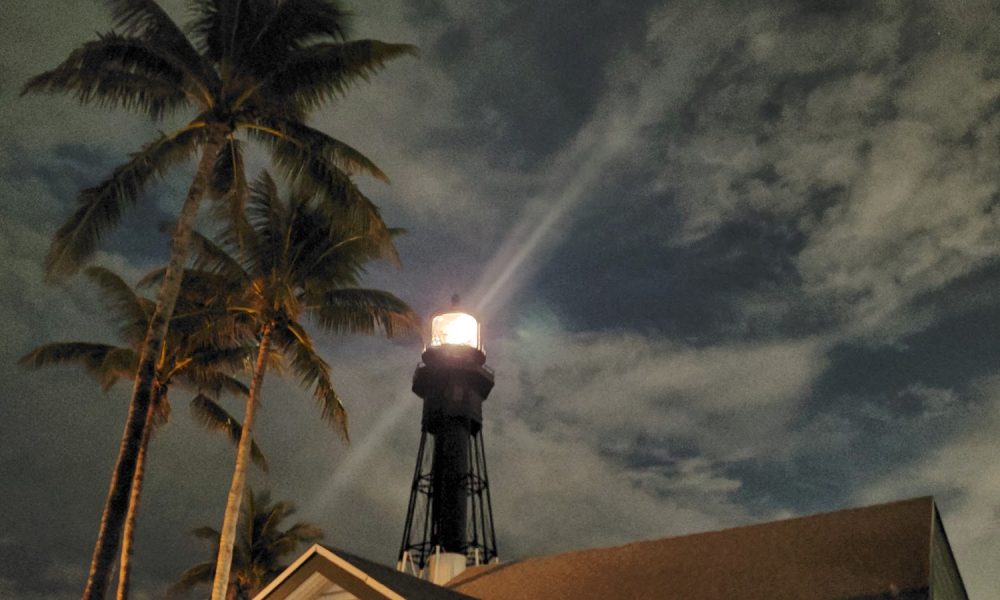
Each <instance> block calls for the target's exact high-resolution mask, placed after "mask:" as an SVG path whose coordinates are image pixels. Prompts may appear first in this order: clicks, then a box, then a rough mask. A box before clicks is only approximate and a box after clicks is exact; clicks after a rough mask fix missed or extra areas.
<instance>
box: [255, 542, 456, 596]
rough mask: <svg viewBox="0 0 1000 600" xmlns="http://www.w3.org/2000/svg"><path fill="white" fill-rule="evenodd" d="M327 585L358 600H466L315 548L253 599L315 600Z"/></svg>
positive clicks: (357, 559) (389, 570) (352, 557)
mask: <svg viewBox="0 0 1000 600" xmlns="http://www.w3.org/2000/svg"><path fill="white" fill-rule="evenodd" d="M330 582H332V583H334V584H336V585H338V586H340V587H342V588H344V589H345V590H347V591H348V592H350V593H352V594H354V595H355V596H357V597H358V598H361V599H362V600H369V599H371V600H403V599H406V600H469V596H467V595H465V594H463V593H459V592H457V591H454V590H449V589H446V588H443V587H441V586H437V585H434V584H433V583H430V582H428V581H424V580H423V579H419V578H417V577H414V576H412V575H407V574H406V573H400V572H399V571H396V570H395V569H392V568H390V567H387V566H385V565H380V564H378V563H376V562H372V561H370V560H367V559H364V558H361V557H360V556H355V555H353V554H349V553H347V552H344V551H342V550H337V549H336V548H331V547H329V546H321V545H319V544H314V545H313V546H312V547H310V548H309V549H308V550H306V552H305V553H304V554H303V555H302V556H300V557H299V558H298V560H296V561H295V562H294V563H292V564H291V565H289V566H288V568H287V569H285V570H284V571H283V572H282V573H281V575H279V576H278V577H277V578H276V579H275V580H274V581H272V582H271V584H270V585H268V586H267V587H266V588H264V589H263V590H262V591H261V592H260V593H259V594H257V596H255V597H254V598H255V600H265V599H266V600H281V599H284V598H289V597H291V598H301V597H315V595H314V594H313V593H312V592H315V593H319V592H322V591H323V590H324V589H325V588H327V587H329V584H330Z"/></svg>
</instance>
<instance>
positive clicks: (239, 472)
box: [212, 323, 272, 600]
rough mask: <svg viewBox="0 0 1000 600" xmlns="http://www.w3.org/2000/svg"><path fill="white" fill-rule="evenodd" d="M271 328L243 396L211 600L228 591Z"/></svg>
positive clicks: (223, 596)
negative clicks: (243, 406)
mask: <svg viewBox="0 0 1000 600" xmlns="http://www.w3.org/2000/svg"><path fill="white" fill-rule="evenodd" d="M271 327H272V325H271V324H270V323H268V324H267V325H264V327H263V329H261V333H260V346H259V347H258V349H257V362H256V363H255V364H254V368H253V380H252V381H251V382H250V393H249V394H248V395H247V400H246V411H245V414H244V416H243V431H242V432H241V433H240V443H239V445H238V446H237V449H236V466H235V467H234V468H233V481H232V483H231V484H230V485H229V498H228V499H227V500H226V514H225V516H224V517H223V520H222V531H221V532H220V533H219V556H218V558H217V559H216V561H215V580H214V581H213V582H212V600H226V597H227V596H226V590H227V588H228V587H229V571H230V568H231V567H232V564H233V544H234V543H235V542H236V525H237V523H238V522H239V519H240V507H241V505H242V504H243V488H244V486H245V484H246V474H247V464H248V463H249V462H250V442H251V440H252V439H253V433H252V432H253V425H254V415H255V413H256V407H257V401H258V397H259V396H260V385H261V382H262V381H263V380H264V370H265V369H266V368H267V351H268V346H269V344H270V343H271Z"/></svg>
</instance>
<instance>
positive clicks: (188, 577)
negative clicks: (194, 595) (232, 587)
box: [167, 542, 218, 598]
mask: <svg viewBox="0 0 1000 600" xmlns="http://www.w3.org/2000/svg"><path fill="white" fill-rule="evenodd" d="M216 544H218V542H216ZM213 577H215V561H214V560H213V561H205V562H201V563H198V564H196V565H195V566H193V567H191V568H190V569H187V570H186V571H184V572H183V573H181V575H180V577H179V578H178V580H177V582H176V583H174V584H173V585H171V586H170V588H168V589H167V597H168V598H176V597H178V596H183V595H185V594H187V593H188V592H189V591H191V590H192V589H193V588H194V587H196V586H198V585H202V584H206V583H212V578H213Z"/></svg>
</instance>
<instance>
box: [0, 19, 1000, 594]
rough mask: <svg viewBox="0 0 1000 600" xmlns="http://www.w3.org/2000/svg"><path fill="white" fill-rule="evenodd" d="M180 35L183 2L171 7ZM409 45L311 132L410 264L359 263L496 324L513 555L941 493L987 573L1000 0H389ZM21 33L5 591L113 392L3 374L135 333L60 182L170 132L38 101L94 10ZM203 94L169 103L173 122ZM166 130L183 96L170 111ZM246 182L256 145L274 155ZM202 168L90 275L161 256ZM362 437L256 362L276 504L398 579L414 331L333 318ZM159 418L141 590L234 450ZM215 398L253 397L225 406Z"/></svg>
mask: <svg viewBox="0 0 1000 600" xmlns="http://www.w3.org/2000/svg"><path fill="white" fill-rule="evenodd" d="M164 5H165V6H166V7H167V8H168V10H169V11H170V12H171V14H172V15H174V16H175V17H176V18H177V19H178V20H180V21H184V19H185V10H184V6H183V2H182V1H181V0H172V1H170V2H164ZM351 6H352V7H353V10H354V12H355V14H356V19H355V21H354V33H355V36H357V37H374V38H379V39H383V40H386V41H396V42H409V43H413V44H416V45H418V46H419V47H420V48H421V57H420V58H419V59H416V58H409V57H407V58H402V59H399V60H396V61H394V62H392V63H390V64H389V66H388V68H387V69H386V70H385V71H384V72H383V73H381V74H379V75H378V76H376V77H375V78H373V79H372V82H371V83H370V84H366V85H361V86H359V87H357V88H355V89H353V90H351V91H350V93H349V94H348V96H347V97H345V98H344V99H343V100H340V101H338V102H336V103H334V104H332V105H330V106H329V107H328V108H327V109H325V110H324V111H322V112H320V113H318V114H317V115H316V117H315V119H314V123H313V124H314V125H316V126H317V127H319V128H321V129H323V130H324V131H327V132H329V133H331V134H332V135H334V136H335V137H338V138H340V139H342V140H344V141H346V142H348V143H350V144H352V145H353V146H355V147H356V148H358V149H360V150H361V151H363V152H364V153H365V154H367V155H368V156H369V157H371V158H372V159H373V160H374V161H375V162H376V163H377V164H378V165H379V166H380V167H381V168H382V169H383V170H384V171H385V172H386V173H387V174H388V175H389V176H390V178H391V179H392V183H391V185H384V184H381V183H379V182H377V181H370V180H368V181H362V187H363V189H364V190H365V191H366V192H367V193H368V194H369V196H370V197H371V198H372V199H373V200H374V201H375V202H376V203H377V204H378V205H379V206H380V207H381V208H382V210H383V214H384V215H385V218H386V221H387V223H388V224H389V225H391V226H398V227H404V228H406V229H407V230H408V231H409V233H408V234H407V235H406V236H405V237H403V238H401V239H400V240H399V244H398V246H399V249H400V253H401V255H402V258H403V263H404V264H403V268H402V269H401V270H396V269H394V268H393V267H391V266H389V265H374V266H373V267H372V268H371V269H370V271H369V276H368V277H367V279H366V282H367V284H368V285H371V286H373V287H381V288H383V289H387V290H390V291H393V292H395V293H397V294H398V295H399V296H401V297H403V298H404V299H406V300H407V301H408V302H410V303H411V305H412V306H413V307H414V308H415V309H416V310H417V311H418V312H420V313H421V314H423V315H427V314H429V313H430V312H432V311H434V310H436V309H440V308H443V307H446V306H447V305H448V303H449V298H450V297H451V295H452V294H453V293H459V294H461V296H462V298H463V301H464V302H465V304H466V305H468V306H471V307H474V308H475V309H476V310H477V311H478V313H479V315H480V317H481V319H482V321H483V323H484V330H485V344H486V353H487V357H488V363H489V364H490V365H491V366H492V367H493V368H494V369H495V370H496V374H497V375H496V380H497V384H496V388H495V390H494V392H493V394H492V395H491V397H490V398H489V400H488V401H487V402H486V404H485V405H484V412H485V419H486V423H485V429H484V432H485V433H484V435H485V441H486V447H487V455H488V457H489V472H490V480H491V484H492V486H493V488H492V489H493V493H492V496H493V501H494V509H495V519H496V525H497V537H498V541H499V547H500V555H501V558H502V559H507V560H510V559H515V558H520V557H525V556H531V555H539V554H546V553H552V552H558V551H565V550H571V549H577V548H585V547H597V546H607V545H613V544H620V543H625V542H628V541H632V540H638V539H649V538H656V537H662V536H668V535H677V534H682V533H688V532H694V531H704V530H711V529H718V528H722V527H728V526H734V525H741V524H747V523H754V522H760V521H766V520H771V519H777V518H782V517H788V516H794V515H801V514H808V513H812V512H819V511H826V510H835V509H840V508H846V507H850V506H858V505H864V504H871V503H877V502H884V501H891V500H895V499H901V498H908V497H914V496H923V495H934V496H935V497H936V499H937V502H938V504H939V507H940V509H941V513H942V517H943V519H944V524H945V527H946V529H947V531H948V534H949V536H950V539H951V542H952V546H953V548H954V551H955V554H956V557H957V559H958V563H959V566H960V569H961V571H962V574H963V576H964V578H965V581H966V584H967V586H968V588H969V592H970V594H971V595H972V597H973V598H974V599H977V600H978V599H980V598H982V599H986V598H991V597H995V592H996V590H997V589H1000V530H998V527H997V525H998V521H1000V460H998V456H1000V372H998V368H997V364H998V358H1000V355H998V342H997V337H998V333H1000V307H998V305H997V302H996V300H997V299H998V298H1000V209H998V204H1000V3H996V2H978V1H973V0H969V1H960V0H942V1H940V2H904V1H899V2H876V1H874V0H872V1H860V0H859V1H851V0H844V1H840V2H823V1H818V0H812V1H806V0H800V1H789V2H724V1H718V2H713V1H706V0H697V1H691V2H667V1H663V0H659V1H657V0H649V1H645V0H643V1H630V2H613V1H594V2H579V1H577V2H569V1H567V0H548V1H546V2H529V1H525V0H508V1H503V2H467V1H462V0H414V1H409V2H407V1H405V0H390V1H386V2H379V3H362V2H358V1H355V2H353V4H351ZM3 12H4V16H3V18H2V19H0V182H2V183H0V253H2V254H0V256H2V260H0V324H2V325H0V326H2V328H3V330H2V342H0V378H2V381H3V382H4V384H3V391H2V393H0V394H2V395H0V398H2V401H0V481H3V482H4V484H3V492H2V494H0V513H2V514H3V526H2V527H0V597H17V598H24V599H29V600H33V599H42V598H65V597H72V596H74V595H77V594H79V592H80V591H81V590H82V586H83V582H84V579H85V575H86V570H87V566H88V562H89V558H90V553H91V550H92V547H93V542H94V536H95V534H96V532H97V525H98V520H99V517H100V511H101V507H102V505H103V502H104V498H105V495H106V492H107V483H108V478H109V476H110V470H111V465H112V463H113V461H114V458H115V455H116V452H117V448H118V444H119V440H120V434H121V428H122V425H123V422H124V415H125V409H126V403H127V399H128V393H129V390H128V389H127V386H124V385H123V386H121V387H120V388H115V389H114V390H112V391H111V392H110V393H108V394H104V393H102V392H101V391H100V390H99V389H98V386H97V384H96V383H94V382H93V381H92V380H91V379H89V378H87V377H86V376H84V375H82V374H81V372H80V371H78V370H76V369H73V368H69V367H67V368H59V369H48V370H45V371H37V372H28V371H24V370H22V369H21V368H19V367H18V366H17V365H16V361H17V359H18V357H20V356H21V355H23V354H24V353H25V352H27V351H28V350H30V349H31V348H33V347H34V346H36V345H38V344H41V343H45V342H49V341H58V340H83V341H102V342H116V341H117V339H116V337H115V333H116V332H115V328H114V326H113V325H112V324H111V323H110V322H108V321H107V320H106V318H105V317H106V311H105V310H104V308H103V307H102V305H101V303H100V301H99V299H98V298H97V297H96V295H95V294H94V293H93V291H92V290H91V289H90V288H88V286H87V285H86V283H85V282H84V281H82V280H81V278H77V279H73V280H70V281H67V282H65V283H62V284H55V285H53V284H46V283H44V282H43V280H42V272H41V260H42V257H43V256H44V253H45V251H46V249H47V246H48V240H49V238H50V236H51V235H52V233H53V232H54V231H55V229H56V227H58V226H59V225H60V224H61V223H62V222H63V221H64V220H65V219H66V218H67V217H68V215H69V214H70V211H71V209H72V207H73V206H74V203H75V196H76V192H77V191H78V190H79V189H81V188H83V187H86V186H88V185H92V184H94V183H96V182H97V181H99V180H100V179H102V178H103V177H104V176H105V175H106V174H108V173H109V172H110V171H111V169H112V168H113V167H114V166H115V165H116V164H118V163H119V162H120V161H122V160H123V159H124V158H125V157H126V155H127V153H128V152H130V151H132V150H135V149H137V148H138V147H139V146H140V145H141V144H142V143H143V142H144V141H146V140H149V139H152V137H153V136H154V135H155V134H156V132H157V131H158V130H160V129H167V128H168V127H169V125H170V123H165V124H164V123H159V124H155V123H149V122H147V121H146V120H145V119H144V118H143V117H141V116H138V115H132V114H129V113H126V112H123V111H116V112H109V111H104V110H101V109H97V108H92V107H80V106H78V105H77V104H76V102H75V101H74V100H73V99H72V98H69V97H44V96H30V97H25V98H21V97H19V96H18V92H19V89H20V87H21V85H22V84H23V83H24V81H25V80H26V79H27V78H28V77H30V76H31V75H34V74H37V73H38V72H41V71H42V70H45V69H48V68H51V67H53V66H55V65H56V64H57V63H58V62H59V61H61V60H62V59H63V58H64V57H65V56H66V55H67V54H68V53H69V51H70V50H72V49H73V48H74V47H75V46H77V45H79V44H80V43H82V42H84V41H87V40H88V39H90V38H92V37H93V35H94V32H95V31H106V30H107V29H108V28H109V18H108V15H107V13H106V12H105V10H104V9H103V8H102V6H101V5H100V3H97V2H94V3H90V2H66V1H64V0H63V1H59V0H36V1H30V2H29V1H15V2H10V3H7V4H5V7H4V11H3ZM181 116H183V115H181ZM178 118H179V117H178ZM254 164H255V165H256V166H255V171H256V170H257V169H258V168H260V167H263V166H265V165H266V163H264V162H263V161H262V160H259V159H258V160H255V161H254ZM191 171H192V166H187V167H185V168H180V169H177V170H176V171H175V172H173V173H172V174H171V175H170V176H168V177H167V178H166V179H165V180H164V181H163V182H162V183H159V184H157V185H156V186H154V187H153V188H151V189H150V190H149V193H148V194H147V195H146V196H145V198H144V200H143V202H142V204H141V205H140V207H139V208H138V209H137V210H136V211H135V212H133V213H132V214H131V215H130V216H129V217H128V218H127V219H126V220H125V222H124V223H123V225H122V228H121V229H120V230H119V231H118V232H117V233H116V234H115V235H113V236H112V237H111V238H109V239H108V240H107V241H106V243H105V244H104V245H103V249H102V252H101V253H100V254H99V255H98V256H97V257H96V259H95V260H96V261H97V262H99V263H100V264H103V265H105V266H109V267H112V268H114V269H116V270H118V271H119V272H120V273H122V274H123V275H125V276H126V277H127V278H129V279H130V280H135V279H137V278H138V277H139V276H140V275H141V274H143V273H144V272H145V271H146V270H148V269H149V268H152V267H154V266H156V265H158V264H159V261H161V260H162V259H163V257H164V255H165V251H166V240H165V238H164V237H163V236H162V235H161V234H159V233H158V230H157V226H158V224H159V222H160V221H163V220H166V219H169V218H170V215H171V214H173V213H174V212H175V211H176V210H177V208H178V207H179V204H180V201H181V198H182V196H183V192H184V190H185V189H186V183H187V181H189V180H190V176H191ZM320 345H321V349H322V351H323V354H324V356H325V357H326V358H327V359H328V361H329V362H330V363H331V364H332V365H333V372H334V376H335V382H336V385H337V388H338V390H339V391H340V393H341V395H342V396H343V398H344V400H345V403H346V405H347V408H348V411H349V414H350V419H351V434H352V437H353V442H352V443H351V444H350V445H349V446H348V445H345V444H343V443H341V442H340V441H339V440H338V437H337V435H336V433H335V432H334V431H332V430H330V429H329V428H327V427H326V426H325V425H323V423H322V422H321V421H320V419H319V415H318V411H317V410H316V409H315V407H314V406H313V405H312V403H311V399H310V395H309V393H308V392H307V391H302V390H299V389H297V388H296V387H295V384H294V381H291V380H289V381H282V380H280V379H278V378H276V377H271V378H270V381H269V383H268V385H267V387H266V390H265V397H264V404H263V411H262V413H261V416H260V422H259V434H258V440H259V442H260V445H261V446H262V448H263V450H264V452H265V453H266V454H267V456H268V458H269V460H270V464H271V472H270V474H269V475H266V476H265V475H263V474H261V473H259V472H257V473H254V475H253V481H254V485H255V487H257V488H269V489H271V490H272V493H273V495H274V496H275V497H277V498H286V499H290V500H293V501H294V502H295V503H296V504H297V505H298V507H299V509H300V510H299V514H298V516H299V517H301V518H303V519H306V520H310V521H313V522H316V523H317V524H319V525H321V526H322V527H324V528H325V529H326V532H327V537H326V540H325V541H326V543H327V544H329V545H332V546H335V547H339V548H342V549H345V550H348V551H350V552H353V553H357V554H360V555H362V556H366V557H368V558H371V559H374V560H378V561H380V562H383V563H386V564H393V563H394V562H395V560H396V556H395V554H396V551H397V549H398V547H399V542H400V538H401V536H402V530H403V521H404V516H405V512H406V500H407V497H408V492H409V484H410V477H411V475H412V470H413V461H414V459H415V456H416V447H417V442H418V439H419V418H420V402H419V400H418V399H417V398H416V397H415V396H414V395H413V394H412V393H411V392H410V379H411V376H412V373H413V368H414V367H415V366H416V364H417V362H418V361H419V357H420V352H421V342H420V340H418V339H409V340H396V341H385V340H379V339H364V338H335V337H329V336H327V337H321V342H320ZM188 400H189V398H188V397H187V396H186V395H185V394H184V393H183V392H181V391H179V390H178V391H177V392H175V393H174V394H173V395H172V401H173V404H174V410H173V416H172V418H171V421H170V423H169V425H167V426H166V427H165V428H164V429H162V430H161V431H160V432H159V433H158V434H157V436H156V438H155V439H154V442H153V445H152V447H151V450H150V452H151V457H150V464H149V476H148V484H147V487H146V491H145V498H144V501H143V505H142V514H141V515H140V524H139V531H138V539H137V549H136V552H137V554H136V561H137V565H136V575H135V577H136V586H137V588H138V591H139V592H140V593H139V594H137V597H140V598H144V597H156V596H157V595H158V594H159V593H161V592H162V590H163V589H164V588H165V587H166V586H167V585H168V584H169V583H170V582H172V581H173V580H175V578H176V577H177V575H178V574H179V573H180V572H181V571H183V570H184V569H185V568H186V567H188V566H190V565H192V564H193V563H195V562H199V561H201V560H205V559H207V558H208V557H209V549H208V548H207V547H205V546H202V545H201V543H200V542H199V541H198V540H196V539H195V538H194V537H192V536H191V535H190V534H189V533H188V532H189V531H190V530H191V529H192V528H194V527H197V526H200V525H205V524H209V525H213V526H215V527H218V526H219V524H220V522H221V518H222V513H223V509H224V505H225V499H226V493H227V490H228V486H229V478H230V472H231V468H232V461H233V451H232V448H231V446H230V445H229V444H228V443H227V442H226V441H225V440H223V439H222V438H221V437H220V436H218V435H216V434H212V433H208V432H205V431H203V430H202V429H200V428H199V427H198V426H197V425H196V424H195V423H194V422H193V420H192V419H191V418H190V417H189V416H188V409H187V402H188ZM227 406H228V407H229V409H230V410H231V411H232V412H234V413H238V412H240V410H241V409H240V404H239V402H238V401H237V400H235V399H229V400H228V405H227Z"/></svg>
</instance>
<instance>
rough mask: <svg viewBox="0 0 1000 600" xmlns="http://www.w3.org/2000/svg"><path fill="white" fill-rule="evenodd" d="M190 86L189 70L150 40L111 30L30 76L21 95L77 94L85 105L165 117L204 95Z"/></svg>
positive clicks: (156, 117) (155, 117)
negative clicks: (188, 80)
mask: <svg viewBox="0 0 1000 600" xmlns="http://www.w3.org/2000/svg"><path fill="white" fill-rule="evenodd" d="M189 87H191V86H190V84H188V83H187V77H186V74H185V71H184V69H183V68H182V67H181V66H179V65H177V64H175V63H174V62H172V61H171V60H170V57H169V56H163V55H162V54H161V53H160V52H159V51H158V50H157V49H156V48H154V47H152V46H151V45H150V43H149V42H147V41H146V40H143V39H140V38H136V37H128V36H123V35H119V34H117V33H107V34H103V35H100V36H99V38H98V39H97V40H94V41H91V42H87V43H85V44H83V45H82V46H80V47H79V48H77V49H76V50H74V51H73V52H71V53H70V55H69V57H68V58H67V59H66V60H64V61H63V62H62V63H61V64H59V66H57V67H56V68H55V69H52V70H50V71H46V72H44V73H41V74H40V75H36V76H35V77H33V78H31V79H29V80H28V82H27V83H25V85H24V87H23V88H22V89H21V94H22V95H23V94H27V93H49V94H53V93H73V94H74V95H75V96H76V98H77V100H79V101H80V103H82V104H95V105H98V106H102V107H105V108H118V107H121V108H124V109H126V110H135V111H139V112H144V113H146V114H148V115H149V116H150V117H151V118H153V119H156V120H159V119H160V118H162V117H163V116H164V114H166V113H169V112H171V111H173V110H174V109H176V108H178V107H180V106H183V105H184V104H185V103H187V102H188V101H189V100H197V99H198V98H197V96H195V95H194V94H196V93H197V91H188V90H187V88H189Z"/></svg>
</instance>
